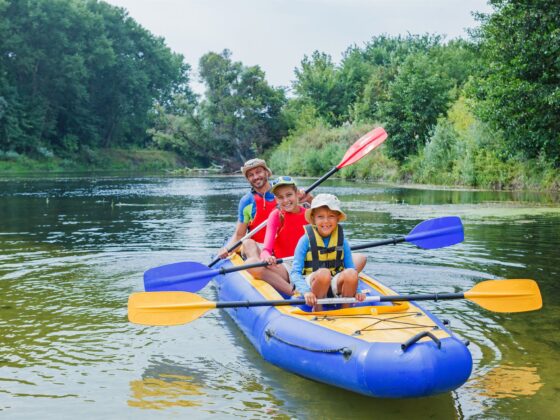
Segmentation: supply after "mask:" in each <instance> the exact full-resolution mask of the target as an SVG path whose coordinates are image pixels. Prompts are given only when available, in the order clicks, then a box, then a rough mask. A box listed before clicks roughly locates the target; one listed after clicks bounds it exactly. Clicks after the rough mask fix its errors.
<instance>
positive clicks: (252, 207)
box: [237, 191, 275, 224]
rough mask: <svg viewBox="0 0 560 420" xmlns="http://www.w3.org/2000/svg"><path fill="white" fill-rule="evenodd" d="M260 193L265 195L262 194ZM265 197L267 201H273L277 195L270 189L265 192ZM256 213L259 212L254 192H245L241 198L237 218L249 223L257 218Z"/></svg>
mask: <svg viewBox="0 0 560 420" xmlns="http://www.w3.org/2000/svg"><path fill="white" fill-rule="evenodd" d="M257 194H259V193H257ZM259 195H260V196H261V197H263V195H262V194H259ZM264 199H265V200H266V201H267V202H271V203H272V202H273V201H274V199H275V197H274V194H272V193H271V192H270V191H267V192H265V193H264ZM256 213H257V206H256V203H255V196H254V195H253V192H252V191H250V192H248V193H247V194H245V195H244V196H243V197H241V200H239V207H238V209H237V220H239V222H241V223H246V224H249V223H251V221H252V220H253V219H254V218H255V214H256Z"/></svg>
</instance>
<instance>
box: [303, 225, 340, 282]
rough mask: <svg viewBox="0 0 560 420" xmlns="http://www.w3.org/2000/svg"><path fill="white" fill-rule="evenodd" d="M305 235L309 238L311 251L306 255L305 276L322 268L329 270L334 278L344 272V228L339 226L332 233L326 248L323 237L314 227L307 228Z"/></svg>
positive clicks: (308, 226)
mask: <svg viewBox="0 0 560 420" xmlns="http://www.w3.org/2000/svg"><path fill="white" fill-rule="evenodd" d="M305 233H306V234H307V237H308V238H309V250H308V251H307V254H305V261H304V264H303V274H304V275H308V274H311V273H312V272H314V271H317V270H318V269H320V268H328V269H329V270H330V271H331V274H332V275H333V276H334V275H335V274H336V273H339V272H341V271H342V270H344V232H343V230H342V226H340V225H337V227H336V229H335V230H334V231H333V232H332V233H331V237H330V238H329V243H328V244H327V246H326V247H325V245H324V241H323V237H322V236H321V235H319V232H317V228H316V227H315V226H312V225H307V226H305Z"/></svg>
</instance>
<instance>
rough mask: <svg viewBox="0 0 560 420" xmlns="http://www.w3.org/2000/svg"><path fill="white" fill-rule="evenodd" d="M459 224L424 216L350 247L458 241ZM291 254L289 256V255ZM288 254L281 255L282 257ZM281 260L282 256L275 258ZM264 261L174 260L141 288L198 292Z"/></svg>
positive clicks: (450, 219)
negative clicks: (399, 232) (211, 263)
mask: <svg viewBox="0 0 560 420" xmlns="http://www.w3.org/2000/svg"><path fill="white" fill-rule="evenodd" d="M463 239H464V236H463V224H462V223H461V219H460V218H459V217H456V216H449V217H440V218H437V219H430V220H426V221H424V222H422V223H420V224H418V225H416V227H415V228H414V229H412V231H411V232H410V233H409V234H408V235H407V236H402V237H398V238H392V239H387V240H384V241H379V242H369V243H366V244H362V245H356V246H353V247H352V250H353V251H356V250H359V249H365V248H373V247H376V246H382V245H388V244H398V243H401V242H410V243H413V244H414V245H417V246H419V247H421V248H425V249H434V248H443V247H446V246H451V245H455V244H457V243H459V242H462V241H463ZM291 258H292V257H290V259H291ZM287 259H288V258H284V261H286V260H287ZM277 262H278V263H282V260H278V261H277ZM267 265H269V264H268V263H267V262H264V261H262V262H258V263H253V264H247V265H240V266H237V267H233V268H223V267H222V268H219V269H211V268H208V267H207V266H205V265H204V264H200V263H197V262H178V263H174V264H168V265H163V266H160V267H154V268H151V269H149V270H148V271H146V272H145V273H144V290H146V291H147V292H157V291H160V292H161V291H174V290H181V291H184V292H198V291H199V290H200V289H202V288H203V287H204V286H206V285H207V284H208V282H210V280H211V279H212V278H213V277H215V276H217V275H219V274H227V273H233V272H235V271H241V270H247V269H249V268H255V267H265V266H267Z"/></svg>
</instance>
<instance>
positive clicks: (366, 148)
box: [208, 127, 387, 267]
mask: <svg viewBox="0 0 560 420" xmlns="http://www.w3.org/2000/svg"><path fill="white" fill-rule="evenodd" d="M386 139H387V133H386V132H385V130H384V129H383V128H382V127H377V128H374V129H373V130H371V131H370V132H368V133H366V134H364V135H363V136H362V137H360V138H359V139H358V140H356V142H355V143H354V144H353V145H352V146H350V148H349V149H348V150H347V151H346V154H345V155H344V156H343V157H342V160H341V161H340V163H339V164H338V165H336V166H335V167H333V168H332V169H331V170H330V171H328V172H327V173H326V174H325V175H323V176H322V177H321V178H319V179H318V180H317V181H315V182H314V183H313V184H311V185H310V186H309V187H307V188H306V189H305V194H308V193H310V192H311V191H313V190H314V189H315V188H317V187H318V186H319V185H320V184H322V183H323V182H324V181H325V180H326V179H327V178H329V177H330V176H331V175H333V174H335V173H336V172H338V171H339V170H341V169H342V168H344V167H346V166H349V165H352V164H353V163H355V162H357V161H359V160H360V159H361V158H363V157H364V156H365V155H367V154H368V153H369V152H371V151H372V150H373V149H375V148H376V147H377V146H379V145H380V144H381V143H383V142H384V141H385V140H386ZM266 222H267V221H266V220H265V221H264V222H262V223H261V224H260V225H258V226H257V227H256V228H254V229H252V230H251V231H250V232H249V233H247V234H246V235H245V236H244V237H243V238H241V239H240V240H238V241H237V242H236V243H234V244H233V245H232V246H230V247H229V248H228V253H229V252H232V251H233V250H235V249H237V247H239V246H240V245H241V244H242V243H243V241H244V240H246V239H249V238H250V237H252V236H253V235H254V234H255V233H257V232H258V231H260V230H261V229H262V228H264V227H265V226H266ZM218 261H220V258H219V257H217V258H215V259H214V260H213V261H212V262H211V263H210V264H208V267H213V266H214V265H215V264H216V263H217V262H218Z"/></svg>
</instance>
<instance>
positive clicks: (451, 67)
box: [0, 0, 560, 186]
mask: <svg viewBox="0 0 560 420" xmlns="http://www.w3.org/2000/svg"><path fill="white" fill-rule="evenodd" d="M489 3H490V4H491V6H492V7H493V12H492V13H490V14H478V15H477V19H478V21H479V24H480V25H479V27H478V28H477V29H475V30H473V31H472V32H471V33H470V37H469V39H468V40H464V39H456V40H446V39H445V38H444V37H443V36H440V35H430V34H425V35H407V36H396V37H394V36H387V35H379V36H375V37H373V38H372V39H371V40H370V41H369V42H367V43H366V44H365V45H362V46H356V45H352V46H349V48H348V49H347V50H346V51H345V52H344V54H343V56H342V59H341V60H340V62H339V63H336V62H335V61H333V59H332V57H330V56H329V55H328V54H325V53H323V52H320V51H315V52H314V53H312V54H311V55H309V56H305V57H303V59H302V61H301V63H300V65H299V66H298V68H296V69H295V80H294V82H293V84H292V86H290V87H273V86H270V85H269V84H268V83H267V81H266V78H265V74H264V72H263V71H262V69H261V68H260V67H259V66H245V65H244V64H243V63H241V62H236V61H234V60H233V59H232V53H231V52H230V51H228V50H224V51H222V52H209V53H207V54H205V55H204V56H203V57H201V59H200V62H199V77H200V80H201V81H202V82H203V83H204V86H205V89H206V90H205V94H204V96H202V97H198V96H197V95H195V94H193V92H192V91H191V90H190V88H189V85H188V84H189V77H190V67H189V66H188V64H186V63H184V61H183V57H182V56H180V55H178V54H175V53H173V52H171V51H170V50H169V49H168V48H167V47H166V46H165V44H164V42H163V40H162V39H159V38H156V37H154V36H153V35H151V34H150V33H149V32H147V31H146V30H144V29H143V28H142V27H140V26H139V25H138V24H137V23H135V22H134V21H133V20H132V19H131V18H130V17H128V16H127V14H126V12H125V11H124V10H123V9H120V8H115V7H113V6H110V5H108V4H106V3H104V2H102V1H95V0H68V1H63V0H29V1H26V2H18V1H10V0H0V39H2V43H1V44H0V123H1V128H0V142H1V144H2V146H1V147H0V149H2V150H3V151H5V152H6V151H12V150H13V151H16V152H18V153H40V151H43V154H44V153H45V151H47V152H50V151H52V152H54V153H55V154H63V153H76V152H78V151H79V150H81V149H83V148H87V147H90V148H96V147H157V148H161V149H164V150H172V151H174V152H176V153H178V154H180V155H182V156H183V157H184V158H185V159H186V160H187V161H189V162H192V163H193V164H196V165H201V166H205V165H209V164H211V163H216V164H221V165H225V166H226V167H227V168H231V169H233V168H236V167H239V164H240V163H241V162H242V161H244V160H246V159H248V158H250V157H253V156H257V155H263V154H265V155H267V156H270V157H271V158H274V160H275V161H278V164H277V167H278V168H279V169H282V170H292V171H294V174H295V173H306V172H307V173H309V172H310V171H312V170H311V169H309V170H306V169H305V166H306V165H307V166H308V167H314V168H317V167H322V166H323V165H328V164H330V162H319V163H317V162H316V161H317V157H316V156H313V155H318V154H320V152H321V153H322V152H324V151H325V150H327V149H328V150H331V149H332V153H331V154H332V155H333V159H336V156H335V155H336V153H338V151H337V149H336V147H334V148H332V147H331V146H328V145H327V144H326V142H327V140H329V141H332V139H333V138H335V139H337V138H338V139H340V138H342V137H344V136H345V134H340V133H342V132H344V131H345V130H346V132H349V131H355V130H356V128H357V127H362V126H363V127H365V126H367V125H371V124H381V125H383V126H384V127H385V129H386V130H387V132H388V133H389V134H390V139H389V141H387V143H386V146H385V148H384V150H383V153H384V154H385V158H386V160H384V161H383V164H384V165H394V167H395V168H397V169H396V171H397V172H398V173H399V174H400V175H399V176H400V177H401V178H402V177H405V178H411V179H413V180H416V181H421V182H434V181H436V182H437V181H440V182H441V181H442V180H443V182H448V183H463V184H469V185H487V184H492V185H494V186H502V185H504V184H508V183H510V184H511V183H512V182H514V181H513V180H514V179H520V178H523V176H524V175H523V173H528V172H529V170H524V169H523V168H530V169H531V171H533V172H534V169H535V168H536V170H537V172H539V171H540V172H539V173H540V174H548V175H550V174H554V173H557V172H555V171H557V169H558V167H559V166H560V135H559V133H560V119H559V118H558V115H560V61H559V60H558V57H559V56H560V54H559V52H560V51H559V49H560V42H559V41H560V39H559V37H560V35H559V34H560V32H559V29H558V28H560V4H559V3H558V2H557V1H555V0H515V1H513V0H490V1H489ZM290 90H291V92H290ZM310 133H314V135H317V136H319V137H321V138H323V139H324V140H325V141H324V142H320V141H319V142H318V143H317V144H316V147H315V148H313V149H311V148H309V147H306V146H305V139H309V136H310ZM337 133H338V134H337ZM337 136H339V137H337ZM341 136H342V137H341ZM329 147H331V149H329ZM292 149H293V150H298V149H300V153H292V152H290V153H289V154H287V153H286V151H287V150H292ZM329 153H330V152H329ZM325 156H327V155H325ZM287 159H288V162H286V160H287ZM306 159H307V160H306ZM325 159H326V157H325ZM327 160H328V159H327ZM302 162H304V163H302ZM524 171H525V172H524ZM364 175H365V176H368V174H364ZM370 175H372V174H371V173H370ZM446 177H447V178H446ZM553 178H554V176H553ZM555 179H556V178H555ZM492 180H494V181H496V180H498V182H497V183H496V182H494V183H493V181H492Z"/></svg>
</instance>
